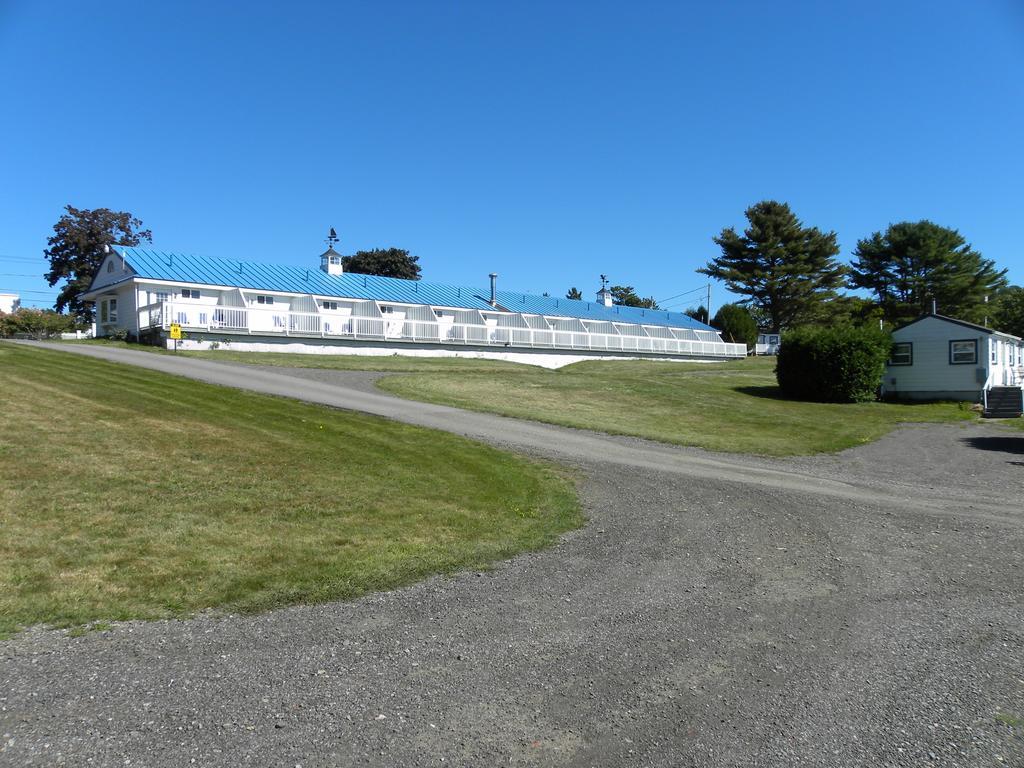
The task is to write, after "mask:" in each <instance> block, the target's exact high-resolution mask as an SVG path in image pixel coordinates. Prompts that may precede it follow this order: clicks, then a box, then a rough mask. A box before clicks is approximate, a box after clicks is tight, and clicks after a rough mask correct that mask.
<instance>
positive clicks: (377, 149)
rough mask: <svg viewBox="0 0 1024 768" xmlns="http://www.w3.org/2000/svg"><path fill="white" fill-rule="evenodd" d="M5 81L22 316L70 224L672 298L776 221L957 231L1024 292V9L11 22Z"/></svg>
mask: <svg viewBox="0 0 1024 768" xmlns="http://www.w3.org/2000/svg"><path fill="white" fill-rule="evenodd" d="M0 71H2V72H4V73H5V74H4V77H3V78H0V109H2V119H0V169H2V170H0V173H2V175H0V178H2V179H3V180H4V182H5V183H3V184H0V290H2V289H15V290H20V291H22V292H23V293H24V298H25V300H26V303H30V304H32V303H34V304H40V305H47V304H49V303H51V302H52V293H53V291H51V289H48V288H47V286H46V285H45V281H43V280H42V279H41V277H34V276H35V275H41V274H42V272H43V271H44V269H45V266H46V264H45V261H44V259H43V257H42V250H43V248H44V247H45V242H46V238H47V236H48V235H49V234H50V232H51V227H52V225H53V223H54V222H55V221H56V219H57V218H58V216H59V215H60V213H61V209H62V207H63V206H64V205H65V204H67V203H70V204H72V205H75V206H77V207H86V208H93V207H109V208H114V209H118V210H128V211H131V212H132V213H134V214H135V215H137V216H139V217H140V218H142V219H143V221H144V222H145V224H146V225H147V226H148V227H150V228H151V229H152V230H153V232H154V245H155V246H156V247H159V248H163V249H166V250H178V251H188V252H194V253H205V254H209V255H216V256H227V257H233V258H250V259H255V260H263V261H272V262H285V263H292V264H312V263H315V258H316V256H317V254H319V253H320V252H321V251H322V250H323V237H324V235H325V233H326V230H327V228H328V227H329V226H334V227H336V228H337V230H338V233H339V235H340V236H341V238H342V240H341V250H342V251H343V252H346V253H350V252H353V251H355V250H357V249H364V248H372V247H386V246H397V247H402V248H408V249H410V250H411V251H412V252H413V253H416V254H418V255H419V256H420V259H421V263H422V265H423V270H424V278H425V279H430V280H438V281H444V282H457V283H462V284H467V283H468V284H479V285H481V286H484V285H486V282H487V277H486V276H487V273H488V272H491V271H496V272H498V273H499V274H500V278H499V283H500V285H501V287H503V288H509V289H518V290H530V291H535V292H542V291H550V292H551V293H553V294H561V293H564V292H565V290H566V289H567V288H568V287H569V286H570V285H575V286H578V287H580V288H581V289H583V290H584V292H585V294H587V295H588V296H589V295H590V294H592V293H593V291H594V290H596V289H597V287H598V278H597V276H598V274H600V273H606V274H608V275H609V276H610V277H611V279H612V281H613V283H625V284H632V285H634V286H635V287H636V289H637V291H638V292H639V293H641V294H642V295H645V296H646V295H653V296H654V297H655V298H659V299H662V298H665V297H668V296H671V295H673V294H677V293H680V292H682V291H685V290H687V289H691V288H696V287H697V286H699V285H701V284H702V283H704V282H706V279H705V278H703V277H701V276H699V275H697V274H695V272H694V270H695V269H696V268H697V267H699V266H701V265H702V264H704V263H705V262H706V261H707V260H708V259H709V258H710V257H712V256H714V255H715V252H716V251H715V246H714V244H713V243H712V242H711V237H712V236H713V235H714V234H716V233H717V232H718V231H719V230H720V229H721V228H722V227H724V226H729V225H735V226H741V225H742V224H743V210H744V209H745V208H746V207H747V206H748V205H750V204H752V203H754V202H756V201H758V200H761V199H764V198H774V199H779V200H785V201H787V202H789V203H790V204H791V205H792V206H793V208H794V210H795V211H796V212H797V214H798V215H799V216H800V217H801V218H802V219H803V220H804V221H805V222H807V223H808V224H814V225H816V226H819V227H821V228H822V229H829V230H835V231H836V232H837V233H838V234H839V240H840V243H841V245H842V247H843V255H842V257H843V258H844V259H848V258H849V255H850V251H851V250H852V249H853V247H854V246H855V244H856V241H857V239H858V238H861V237H865V236H867V235H869V234H870V233H871V232H872V231H875V230H878V229H883V228H884V227H885V226H886V225H887V224H888V223H889V222H892V221H899V220H904V219H918V218H931V219H933V220H935V221H937V222H939V223H941V224H944V225H947V226H953V227H956V228H958V229H960V231H961V232H962V233H963V234H964V235H965V236H966V237H967V238H968V239H969V240H970V241H971V242H972V243H973V244H974V245H975V247H977V248H978V249H979V250H981V251H982V252H983V253H984V255H985V256H987V257H988V258H992V259H995V260H996V262H997V263H998V264H999V265H1001V266H1004V267H1008V268H1009V270H1010V275H1009V276H1010V278H1011V280H1013V281H1014V282H1016V283H1024V254H1022V249H1021V246H1020V244H1019V237H1018V232H1019V229H1020V221H1021V213H1022V211H1024V195H1022V185H1024V159H1022V146H1024V138H1022V137H1024V98H1022V96H1024V3H1020V2H1015V0H985V1H984V2H963V1H962V0H919V1H915V0H907V1H906V2H903V1H901V2H892V0H886V1H885V2H875V1H874V0H856V1H852V0H851V1H850V2H843V1H838V2H827V3H826V2H810V1H808V2H779V3H764V2H721V3H696V2H693V3H684V2H664V3H657V2H647V3H643V2H641V3H605V2H579V3H570V2H518V3H507V2H506V3H496V2H485V1H477V2H460V3H444V2H431V3H424V2H358V3H356V2H337V3H333V2H332V3H305V2H290V3H258V2H251V3H246V4H234V3H211V2H201V3H190V2H175V3H139V2H131V3H117V2H104V3H66V4H62V3H59V2H53V3H37V2H27V1H22V2H19V1H17V0H15V1H14V2H12V1H11V0H7V1H6V2H4V0H0ZM19 275H29V277H21V276H19ZM28 291H34V292H35V293H28ZM47 291H50V292H49V293H47ZM726 298H727V297H726V296H725V294H724V291H723V289H722V288H721V287H719V286H716V287H715V289H714V294H713V300H714V304H715V305H718V304H720V303H721V302H722V301H723V300H724V299H726ZM672 303H673V304H675V303H676V302H672ZM682 303H683V305H685V304H686V303H687V302H686V300H685V299H684V300H682Z"/></svg>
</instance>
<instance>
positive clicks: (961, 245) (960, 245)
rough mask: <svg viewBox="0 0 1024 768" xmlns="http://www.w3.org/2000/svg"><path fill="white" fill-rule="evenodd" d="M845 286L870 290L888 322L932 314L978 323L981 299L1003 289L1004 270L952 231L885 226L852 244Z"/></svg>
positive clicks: (925, 225) (922, 224)
mask: <svg viewBox="0 0 1024 768" xmlns="http://www.w3.org/2000/svg"><path fill="white" fill-rule="evenodd" d="M854 256H855V259H854V261H853V264H852V268H851V270H850V278H849V282H850V286H851V287H853V288H866V289H868V290H869V291H871V292H872V293H873V294H874V296H875V300H876V302H877V303H878V305H879V306H880V307H881V308H882V313H883V316H884V318H885V319H886V320H887V321H888V322H890V323H893V324H899V323H903V322H907V321H909V320H913V319H914V318H915V317H918V316H920V315H923V314H927V313H928V312H931V310H932V302H933V301H934V302H935V305H936V308H937V310H938V312H939V313H940V314H943V315H948V316H950V317H956V318H959V319H961V320H968V321H971V322H980V321H981V320H982V319H983V318H984V316H985V314H986V307H985V303H986V298H985V297H986V296H992V297H993V298H994V297H995V294H996V293H997V292H998V291H999V290H1001V289H1002V288H1004V287H1005V286H1006V277H1005V276H1006V270H1005V269H1004V270H997V269H996V267H995V262H993V261H990V260H989V259H985V258H982V256H981V254H980V253H978V252H977V251H975V250H974V249H973V248H971V246H970V244H969V243H967V241H966V240H964V238H963V236H962V235H961V234H960V233H959V232H957V231H956V230H955V229H949V228H947V227H940V226H939V225H938V224H934V223H932V222H930V221H927V220H925V221H916V222H911V221H903V222H899V223H898V224H890V225H889V228H888V229H886V231H885V232H884V233H883V232H875V233H874V234H873V235H871V237H869V238H866V239H864V240H860V241H858V242H857V248H856V250H855V251H854Z"/></svg>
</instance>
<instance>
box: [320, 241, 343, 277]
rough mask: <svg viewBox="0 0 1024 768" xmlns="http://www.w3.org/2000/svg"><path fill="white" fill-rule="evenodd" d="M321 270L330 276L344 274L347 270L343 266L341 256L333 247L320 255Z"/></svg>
mask: <svg viewBox="0 0 1024 768" xmlns="http://www.w3.org/2000/svg"><path fill="white" fill-rule="evenodd" d="M320 269H322V270H323V271H324V272H326V273H327V274H328V275H342V274H344V273H345V268H344V267H343V266H342V265H341V254H340V253H338V252H337V251H336V250H334V248H333V247H331V248H328V249H327V250H326V251H324V252H323V253H321V254H320Z"/></svg>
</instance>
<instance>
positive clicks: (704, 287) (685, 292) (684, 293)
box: [658, 285, 708, 304]
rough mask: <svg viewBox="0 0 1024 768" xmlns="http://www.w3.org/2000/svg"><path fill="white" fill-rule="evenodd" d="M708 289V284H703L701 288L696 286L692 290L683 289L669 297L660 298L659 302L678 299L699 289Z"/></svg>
mask: <svg viewBox="0 0 1024 768" xmlns="http://www.w3.org/2000/svg"><path fill="white" fill-rule="evenodd" d="M707 289H708V287H707V286H706V285H702V286H701V287H700V288H694V289H693V290H691V291H683V292H682V293H677V294H676V295H675V296H669V297H668V298H667V299H658V303H659V304H661V303H662V302H666V301H672V299H678V298H679V297H680V296H688V295H689V294H691V293H697V292H698V291H706V290H707Z"/></svg>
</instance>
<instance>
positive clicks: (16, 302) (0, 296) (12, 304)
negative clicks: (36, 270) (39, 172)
mask: <svg viewBox="0 0 1024 768" xmlns="http://www.w3.org/2000/svg"><path fill="white" fill-rule="evenodd" d="M20 306H21V297H20V296H19V295H18V294H16V293H0V312H3V313H4V314H8V315H9V314H10V313H11V312H13V311H15V310H16V309H18V308H19V307H20Z"/></svg>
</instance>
